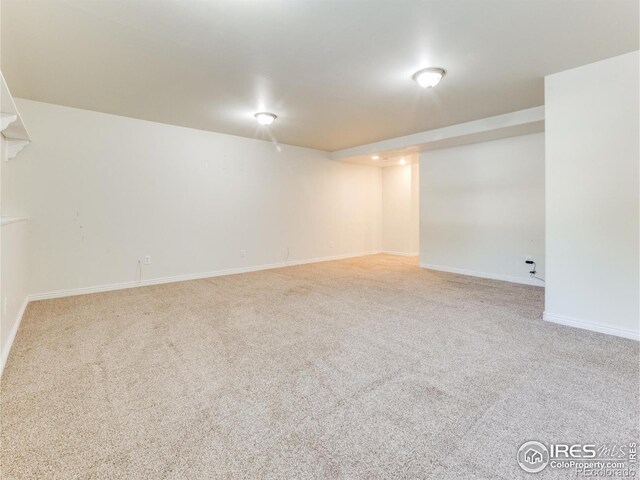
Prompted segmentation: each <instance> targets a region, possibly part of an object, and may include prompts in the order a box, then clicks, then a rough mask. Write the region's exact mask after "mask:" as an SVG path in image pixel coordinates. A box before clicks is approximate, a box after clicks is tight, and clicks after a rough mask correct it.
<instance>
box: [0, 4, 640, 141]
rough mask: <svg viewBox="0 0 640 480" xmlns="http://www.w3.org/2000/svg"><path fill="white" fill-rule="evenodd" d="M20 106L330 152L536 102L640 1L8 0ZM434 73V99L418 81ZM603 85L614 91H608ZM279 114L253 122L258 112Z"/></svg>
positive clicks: (605, 45) (614, 50)
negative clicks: (28, 103)
mask: <svg viewBox="0 0 640 480" xmlns="http://www.w3.org/2000/svg"><path fill="white" fill-rule="evenodd" d="M1 8H2V9H1V13H2V24H1V27H2V32H1V41H2V44H1V53H2V57H1V67H2V71H3V73H4V74H5V78H6V80H7V83H8V84H9V88H10V89H11V90H12V93H13V94H14V95H15V96H19V97H25V98H30V99H34V100H40V101H44V102H50V103H57V104H61V105H69V106H74V107H79V108H85V109H89V110H97V111H101V112H107V113H114V114H118V115H125V116H129V117H135V118H142V119H147V120H153V121H157V122H163V123H170V124H175V125H182V126H187V127H193V128H199V129H203V130H212V131H216V132H224V133H230V134H235V135H242V136H246V137H255V138H262V139H271V140H275V141H278V142H281V143H287V144H292V145H301V146H307V147H313V148H318V149H322V150H328V151H334V150H339V149H343V148H348V147H353V146H356V145H361V144H366V143H372V142H376V141H379V140H383V139H387V138H392V137H397V136H402V135H407V134H411V133H416V132H421V131H425V130H431V129H434V128H439V127H443V126H447V125H452V124H457V123H461V122H467V121H470V120H475V119H479V118H484V117H489V116H493V115H498V114H502V113H506V112H511V111H515V110H521V109H525V108H529V107H534V106H538V105H542V104H543V103H544V95H543V83H544V82H543V77H544V75H546V74H549V73H554V72H558V71H561V70H565V69H568V68H571V67H575V66H579V65H583V64H586V63H590V62H594V61H597V60H600V59H603V58H607V57H611V56H614V55H618V54H622V53H625V52H628V51H632V50H636V49H638V29H639V28H638V15H639V12H638V1H637V0H581V1H576V0H519V1H515V0H437V1H436V0H434V1H411V0H403V1H397V0H386V1H380V0H370V1H361V0H304V1H302V0H281V1H278V0H256V1H251V0H249V1H242V0H225V1H222V0H208V1H195V0H154V1H134V0H129V1H124V0H94V1H88V0H66V1H65V0H1ZM428 66H440V67H444V68H445V69H447V71H448V73H447V75H446V77H445V78H444V80H443V81H442V83H441V84H440V85H439V86H438V87H436V88H435V89H431V90H425V89H421V88H419V87H418V86H417V85H416V84H415V83H414V82H413V81H412V80H411V75H412V74H413V73H414V72H415V71H416V70H418V69H420V68H423V67H428ZM603 88H606V86H603ZM259 110H267V111H272V112H274V113H276V114H277V115H278V116H279V118H278V120H277V121H276V123H274V124H273V125H272V127H270V128H269V129H265V128H258V126H257V124H256V122H255V120H254V119H253V117H252V114H253V113H254V112H255V111H259Z"/></svg>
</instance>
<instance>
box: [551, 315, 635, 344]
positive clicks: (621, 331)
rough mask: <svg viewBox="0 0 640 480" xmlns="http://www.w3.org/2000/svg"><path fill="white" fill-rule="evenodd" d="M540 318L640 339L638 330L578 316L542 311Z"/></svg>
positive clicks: (593, 330) (617, 335) (569, 325)
mask: <svg viewBox="0 0 640 480" xmlns="http://www.w3.org/2000/svg"><path fill="white" fill-rule="evenodd" d="M542 319H543V320H546V321H547V322H552V323H559V324H560V325H566V326H567V327H575V328H581V329H583V330H591V331H592V332H598V333H604V334H607V335H615V336H616V337H623V338H629V339H631V340H635V341H640V332H637V331H633V330H627V329H625V328H618V327H612V326H609V325H603V324H602V323H595V322H588V321H586V320H580V319H578V318H572V317H566V316H564V315H555V314H553V313H548V312H544V313H543V314H542Z"/></svg>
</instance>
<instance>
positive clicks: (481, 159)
mask: <svg viewBox="0 0 640 480" xmlns="http://www.w3.org/2000/svg"><path fill="white" fill-rule="evenodd" d="M420 176H421V178H420V264H421V266H423V267H425V268H431V269H436V270H444V271H452V272H457V273H463V274H467V275H477V276H481V277H488V278H496V279H501V280H507V281H513V282H521V283H530V284H533V285H541V284H542V282H538V281H537V280H534V279H531V278H530V277H529V273H528V272H529V267H528V265H526V264H525V263H524V261H525V257H527V256H531V257H533V259H534V260H535V261H536V262H537V264H538V275H539V276H540V277H542V278H544V276H545V246H544V134H543V133H535V134H531V135H522V136H518V137H512V138H506V139H502V140H494V141H490V142H482V143H475V144H472V145H465V146H460V147H453V148H445V149H441V150H431V151H427V152H423V153H421V154H420Z"/></svg>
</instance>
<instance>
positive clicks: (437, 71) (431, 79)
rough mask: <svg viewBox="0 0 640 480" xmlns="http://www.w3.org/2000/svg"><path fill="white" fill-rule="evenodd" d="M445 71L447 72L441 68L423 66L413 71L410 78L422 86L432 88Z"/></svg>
mask: <svg viewBox="0 0 640 480" xmlns="http://www.w3.org/2000/svg"><path fill="white" fill-rule="evenodd" d="M445 73H447V72H445V71H444V70H443V69H442V68H423V69H422V70H418V71H417V72H416V73H414V74H413V77H411V78H413V79H414V80H415V81H416V82H418V85H420V86H421V87H422V88H432V87H435V86H436V85H437V84H438V83H440V80H442V77H444V74H445Z"/></svg>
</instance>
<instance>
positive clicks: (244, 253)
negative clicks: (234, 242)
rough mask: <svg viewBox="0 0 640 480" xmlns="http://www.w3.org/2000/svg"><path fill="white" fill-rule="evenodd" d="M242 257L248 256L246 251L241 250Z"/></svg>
mask: <svg viewBox="0 0 640 480" xmlns="http://www.w3.org/2000/svg"><path fill="white" fill-rule="evenodd" d="M240 256H241V257H242V258H244V257H246V256H247V251H246V250H240Z"/></svg>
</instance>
